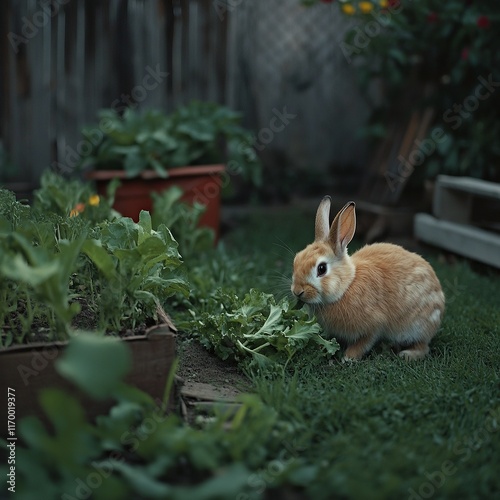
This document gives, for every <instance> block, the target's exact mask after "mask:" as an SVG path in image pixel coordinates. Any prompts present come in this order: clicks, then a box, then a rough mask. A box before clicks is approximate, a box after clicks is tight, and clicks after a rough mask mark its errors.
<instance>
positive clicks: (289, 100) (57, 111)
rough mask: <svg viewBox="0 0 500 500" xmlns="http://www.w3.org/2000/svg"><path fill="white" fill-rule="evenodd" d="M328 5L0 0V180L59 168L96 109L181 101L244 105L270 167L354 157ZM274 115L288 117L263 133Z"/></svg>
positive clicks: (334, 19) (353, 114)
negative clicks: (2, 154) (4, 157)
mask: <svg viewBox="0 0 500 500" xmlns="http://www.w3.org/2000/svg"><path fill="white" fill-rule="evenodd" d="M327 9H329V10H327ZM336 12H337V11H335V12H334V11H333V10H332V8H331V6H330V5H322V6H318V7H315V8H312V9H307V8H304V7H303V6H302V5H301V4H300V1H299V0H281V1H276V0H274V1H269V0H252V1H249V0H247V1H245V0H239V1H237V0H231V1H229V2H226V3H225V2H224V1H220V0H6V2H5V5H4V6H3V9H1V12H0V28H1V32H2V34H3V35H4V36H3V37H2V39H1V40H2V41H1V42H0V70H1V73H0V74H1V77H0V96H1V97H0V102H1V107H0V141H1V144H0V145H2V146H3V148H4V149H5V150H6V151H7V152H8V154H9V157H10V158H11V160H12V163H13V164H14V165H15V166H16V167H15V169H14V170H13V171H10V172H6V167H5V164H3V165H2V164H0V168H1V169H2V171H0V180H2V181H5V180H7V181H9V182H10V186H11V187H15V188H17V190H19V191H26V192H28V191H29V190H30V189H32V188H33V187H34V186H36V184H37V182H38V179H39V176H40V173H41V172H42V171H43V170H44V169H45V168H47V167H48V166H50V165H59V166H61V168H63V169H64V167H66V169H71V168H72V167H73V165H74V161H73V158H74V156H75V154H78V153H79V151H78V147H79V144H80V141H81V135H80V130H81V128H82V126H83V125H85V124H88V123H91V122H95V121H96V118H97V111H98V110H99V109H101V108H104V107H115V108H122V107H123V106H126V105H128V106H134V107H135V106H137V107H142V108H146V107H155V108H160V109H164V110H166V111H168V110H171V109H172V108H174V107H175V106H177V105H179V104H181V103H184V102H187V101H188V100H190V99H192V98H197V99H207V100H212V101H216V102H220V103H225V104H227V105H229V106H231V107H233V108H236V109H240V110H241V111H243V112H244V115H245V120H246V123H245V124H246V125H247V126H249V127H252V128H253V129H255V131H256V133H257V140H259V132H261V135H262V137H261V139H262V140H261V142H260V146H261V154H262V156H263V158H264V159H265V160H266V161H267V162H268V163H269V164H270V165H271V164H272V163H273V162H274V163H280V164H281V167H282V168H289V167H290V168H303V169H304V168H317V169H318V170H319V171H324V170H325V169H327V168H328V167H331V166H332V165H334V164H340V165H343V164H344V165H345V164H346V163H350V164H352V163H354V164H355V163H361V162H362V158H363V153H362V148H360V147H359V143H357V142H356V139H355V138H354V135H355V131H356V129H357V128H358V127H359V124H360V123H362V122H363V120H364V117H365V116H366V104H365V103H364V102H363V100H362V99H361V98H360V96H359V95H358V94H357V93H356V92H355V91H354V90H353V88H354V87H355V86H354V84H353V82H354V76H353V71H352V68H350V67H349V65H348V64H347V63H346V61H345V60H343V56H342V54H341V51H340V50H339V49H338V40H339V39H340V37H341V36H342V33H343V31H345V29H346V28H345V26H343V25H342V20H340V19H339V17H338V15H336ZM277 113H278V114H281V116H283V113H285V114H286V113H288V116H291V115H293V117H294V118H293V119H290V120H288V121H289V123H287V124H286V125H287V127H286V128H284V130H283V131H282V132H281V131H280V132H279V133H275V134H274V135H273V137H271V138H270V139H271V140H268V139H269V136H268V135H266V133H264V132H265V131H264V132H262V131H263V130H264V129H269V128H268V126H269V123H270V121H271V120H272V119H273V117H274V116H276V114H277ZM271 142H272V144H271ZM276 151H278V152H281V153H280V155H278V156H276V154H275V153H276ZM276 158H278V159H276ZM0 162H1V160H0Z"/></svg>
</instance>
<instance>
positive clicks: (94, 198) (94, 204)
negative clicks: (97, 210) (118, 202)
mask: <svg viewBox="0 0 500 500" xmlns="http://www.w3.org/2000/svg"><path fill="white" fill-rule="evenodd" d="M100 201H101V199H100V198H99V195H98V194H93V195H92V196H91V197H90V198H89V205H90V206H92V207H97V205H99V202H100Z"/></svg>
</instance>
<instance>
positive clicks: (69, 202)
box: [34, 170, 118, 224]
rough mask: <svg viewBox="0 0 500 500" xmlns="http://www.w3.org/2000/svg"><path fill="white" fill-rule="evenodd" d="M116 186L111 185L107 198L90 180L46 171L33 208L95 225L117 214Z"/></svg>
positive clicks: (35, 193) (36, 193) (41, 179)
mask: <svg viewBox="0 0 500 500" xmlns="http://www.w3.org/2000/svg"><path fill="white" fill-rule="evenodd" d="M115 188H116V185H114V186H112V188H111V190H110V193H109V195H108V197H103V196H99V195H97V194H96V193H95V191H94V190H93V189H92V186H91V185H90V184H89V183H86V182H82V181H80V180H79V179H69V178H66V177H63V176H61V175H58V174H56V173H54V172H51V171H50V170H46V171H45V172H44V173H43V174H42V176H41V178H40V188H39V189H37V190H36V191H35V192H34V208H35V210H37V211H38V212H40V213H50V214H53V215H60V216H62V217H68V216H69V217H79V218H81V219H84V220H85V221H88V222H89V223H90V224H96V223H98V222H100V221H103V220H106V219H112V218H114V217H116V216H117V215H118V214H117V213H116V212H115V211H114V210H113V209H112V208H111V206H112V205H113V196H114V189H115Z"/></svg>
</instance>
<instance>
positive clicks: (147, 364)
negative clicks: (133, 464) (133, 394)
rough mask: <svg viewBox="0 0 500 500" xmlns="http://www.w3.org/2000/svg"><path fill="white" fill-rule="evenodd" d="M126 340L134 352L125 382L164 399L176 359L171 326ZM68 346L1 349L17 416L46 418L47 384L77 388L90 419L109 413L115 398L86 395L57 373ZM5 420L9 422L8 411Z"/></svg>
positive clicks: (0, 364)
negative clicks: (44, 395)
mask: <svg viewBox="0 0 500 500" xmlns="http://www.w3.org/2000/svg"><path fill="white" fill-rule="evenodd" d="M122 341H123V342H125V343H126V344H127V346H128V347H129V348H130V352H131V354H132V369H131V371H130V373H129V374H128V375H127V376H126V378H125V382H126V383H127V384H129V385H131V386H133V387H136V388H138V389H140V390H142V391H144V392H146V393H147V394H149V395H150V396H151V397H152V398H153V399H155V400H158V401H161V400H162V399H163V396H164V391H165V387H166V382H167V377H168V374H169V372H170V369H171V368H172V365H173V362H174V358H175V335H174V332H173V331H172V330H171V329H170V328H169V327H168V326H167V325H159V326H156V327H152V328H150V329H149V331H148V333H147V334H146V335H136V336H131V337H126V338H123V339H122ZM66 346H67V342H50V343H41V342H40V343H36V344H28V345H19V346H12V347H9V348H7V349H3V350H0V391H1V392H2V394H7V388H9V387H10V388H12V389H14V390H15V395H16V419H21V418H22V417H25V416H27V415H35V416H37V417H39V418H41V419H42V420H45V414H44V412H43V410H42V409H41V408H40V404H39V394H40V391H41V390H42V389H44V388H47V387H55V388H58V389H63V390H66V391H68V392H69V393H73V394H74V393H75V391H76V393H77V394H78V397H79V399H81V401H82V403H83V407H84V408H85V410H86V413H87V416H88V417H89V418H90V419H93V418H95V417H96V416H97V415H102V414H105V413H106V412H107V411H108V410H109V408H110V407H111V406H112V402H111V401H97V400H95V399H91V398H89V397H88V396H86V395H84V394H82V393H81V392H80V391H78V390H77V389H76V388H75V386H74V385H73V384H72V383H70V382H69V381H68V380H66V379H64V378H63V377H61V375H60V374H59V373H58V372H57V370H56V368H55V363H56V361H57V360H58V359H59V357H60V356H61V354H62V353H63V352H64V349H65V348H66ZM109 362H110V363H112V362H113V360H109ZM89 369H91V367H89ZM171 397H172V395H171ZM171 403H173V400H172V399H171ZM2 408H3V410H2V411H5V412H6V410H7V407H6V406H5V405H4V406H3V407H2ZM2 421H3V422H7V415H6V414H5V415H3V420H2Z"/></svg>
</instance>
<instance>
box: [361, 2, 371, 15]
mask: <svg viewBox="0 0 500 500" xmlns="http://www.w3.org/2000/svg"><path fill="white" fill-rule="evenodd" d="M359 10H361V12H362V13H363V14H369V13H370V12H371V11H372V10H373V4H372V3H371V2H359Z"/></svg>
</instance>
